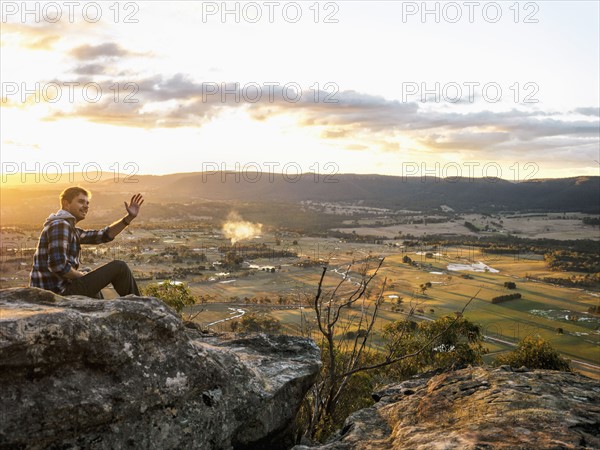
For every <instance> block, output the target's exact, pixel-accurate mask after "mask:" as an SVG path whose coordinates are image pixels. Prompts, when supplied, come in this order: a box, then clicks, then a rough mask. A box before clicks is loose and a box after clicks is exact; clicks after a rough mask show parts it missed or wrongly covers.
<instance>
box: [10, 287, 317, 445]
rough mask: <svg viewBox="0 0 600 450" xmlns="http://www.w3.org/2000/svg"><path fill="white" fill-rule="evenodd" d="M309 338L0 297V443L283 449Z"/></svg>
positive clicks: (122, 305) (46, 298) (97, 305)
mask: <svg viewBox="0 0 600 450" xmlns="http://www.w3.org/2000/svg"><path fill="white" fill-rule="evenodd" d="M319 366H320V355H319V350H318V348H317V346H316V345H315V344H314V342H312V341H310V340H307V339H302V338H295V337H289V336H267V335H255V336H249V337H245V338H236V337H234V336H233V335H219V336H209V337H207V336H206V335H203V334H202V333H200V332H198V331H196V330H193V329H189V328H186V327H185V326H184V325H183V323H182V321H181V320H180V319H179V317H178V316H177V315H176V314H175V313H174V312H173V311H172V310H171V309H170V308H168V307H167V306H166V305H165V304H164V303H162V302H161V301H160V300H157V299H154V298H144V297H132V296H129V297H126V298H120V299H115V300H110V301H106V300H96V299H89V298H86V297H77V296H72V297H61V296H59V295H55V294H53V293H51V292H48V291H42V290H39V289H34V288H23V289H4V290H0V383H1V386H2V395H1V397H0V414H1V420H0V447H1V448H31V449H37V448H86V449H115V448H127V447H129V448H160V449H175V448H201V449H259V448H269V449H277V448H286V447H287V448H289V446H288V444H289V441H288V440H287V436H288V433H287V432H288V429H289V426H290V424H291V423H292V421H293V418H294V416H295V414H296V412H297V409H298V407H299V406H300V402H301V400H302V398H303V396H304V394H305V393H306V391H307V390H308V388H309V387H310V385H311V384H312V383H313V381H314V379H315V377H316V375H317V373H318V370H319Z"/></svg>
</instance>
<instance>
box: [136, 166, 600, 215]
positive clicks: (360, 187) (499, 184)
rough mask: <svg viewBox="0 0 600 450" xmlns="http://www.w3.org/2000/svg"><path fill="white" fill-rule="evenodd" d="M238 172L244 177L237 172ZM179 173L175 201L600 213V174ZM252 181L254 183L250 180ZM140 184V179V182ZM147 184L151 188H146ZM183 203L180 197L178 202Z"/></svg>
mask: <svg viewBox="0 0 600 450" xmlns="http://www.w3.org/2000/svg"><path fill="white" fill-rule="evenodd" d="M242 175H243V176H242ZM242 175H240V174H237V178H236V174H234V173H218V174H203V173H193V174H187V175H186V174H180V175H177V176H176V177H175V176H173V178H172V179H171V180H169V181H170V182H167V180H164V181H163V182H162V183H161V186H160V193H159V194H160V195H161V196H167V197H171V198H173V199H174V198H180V199H182V200H183V199H185V198H188V199H202V198H204V199H210V200H244V201H258V202H260V201H276V202H298V201H301V200H313V201H320V202H356V201H362V202H363V203H364V204H365V205H369V206H376V207H385V208H391V209H414V210H428V209H437V208H439V207H440V206H441V205H447V206H450V207H451V208H453V209H454V210H457V211H498V210H520V211H523V210H528V211H547V210H552V211H584V212H590V213H592V212H599V211H600V206H599V205H600V177H574V178H561V179H545V180H530V181H525V182H521V183H514V182H509V181H506V180H501V179H497V178H496V179H482V178H477V179H467V178H455V179H439V178H438V179H433V178H429V179H427V180H425V181H423V180H422V179H421V178H420V177H414V178H410V177H393V176H384V175H352V174H342V175H336V176H335V179H334V180H327V179H324V178H323V176H321V177H320V178H319V179H318V180H315V177H314V175H313V174H303V175H302V176H301V177H299V179H297V180H293V179H291V178H288V179H286V178H285V177H283V176H282V175H271V176H270V177H269V174H266V173H262V174H261V173H246V174H242ZM254 180H255V181H254ZM140 182H141V184H140V187H141V186H143V185H144V184H145V180H140ZM149 187H150V186H149ZM183 201H184V200H183Z"/></svg>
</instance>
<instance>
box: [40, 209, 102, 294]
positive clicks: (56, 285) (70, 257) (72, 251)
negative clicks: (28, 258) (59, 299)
mask: <svg viewBox="0 0 600 450" xmlns="http://www.w3.org/2000/svg"><path fill="white" fill-rule="evenodd" d="M60 213H61V212H60V211H59V213H58V214H56V215H54V216H51V217H49V218H48V220H47V221H46V223H45V225H44V229H43V230H42V233H41V234H40V239H39V242H38V246H37V250H36V252H35V254H34V255H33V268H32V270H31V274H30V282H29V285H30V286H33V287H38V288H42V289H46V290H49V291H53V292H56V293H58V294H60V293H62V292H63V291H64V290H65V288H66V287H67V285H68V284H69V280H68V279H67V278H64V275H65V274H66V273H68V272H69V271H70V270H71V268H73V269H75V270H77V269H78V268H79V255H80V252H81V244H101V243H104V242H110V241H112V240H113V238H111V237H110V236H109V235H108V227H105V228H103V229H101V230H82V229H81V228H77V227H75V218H74V217H72V216H71V217H69V216H70V214H68V213H66V214H63V215H62V216H61V215H60Z"/></svg>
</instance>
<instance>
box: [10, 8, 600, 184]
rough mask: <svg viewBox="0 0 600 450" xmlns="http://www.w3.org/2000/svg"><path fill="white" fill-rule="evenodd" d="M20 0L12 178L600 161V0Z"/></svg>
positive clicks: (509, 171)
mask: <svg viewBox="0 0 600 450" xmlns="http://www.w3.org/2000/svg"><path fill="white" fill-rule="evenodd" d="M1 3H2V4H1V10H2V18H1V23H0V26H1V47H0V52H1V54H0V75H1V87H2V92H1V94H2V98H1V100H0V136H1V137H0V144H1V160H2V180H3V181H5V180H6V179H7V178H6V176H7V175H10V174H14V173H17V172H25V173H30V174H33V173H34V172H38V173H39V174H41V176H42V177H44V179H49V180H51V179H52V177H53V176H54V174H56V173H62V174H67V173H70V172H81V171H83V172H84V173H87V172H90V173H91V172H94V173H98V172H100V173H101V174H102V176H103V177H110V176H114V174H115V173H119V172H120V173H124V174H126V175H135V174H156V175H161V174H169V173H178V172H198V171H215V170H238V171H242V172H247V173H250V172H254V171H257V170H259V171H263V172H276V173H285V174H288V175H290V176H294V175H295V174H297V173H309V172H314V173H320V174H323V176H327V175H334V174H337V173H361V174H384V175H396V176H421V177H428V176H429V177H431V176H438V177H454V176H464V177H477V178H479V177H496V176H497V177H500V178H504V179H507V180H513V181H524V180H528V179H532V178H559V177H573V176H582V175H600V162H599V161H600V154H599V153H600V108H599V107H600V93H599V86H600V48H599V45H600V44H599V43H600V25H599V20H600V19H599V18H600V10H599V4H600V3H599V2H597V1H589V2H573V1H569V2H567V1H564V2H563V1H547V2H546V1H538V2H512V1H511V2H485V1H483V2H407V1H397V2H375V1H369V2H367V1H335V2H327V1H324V2H316V1H308V2H286V1H277V2H275V1H273V2H269V1H266V2H200V1H198V2H192V1H185V2H166V1H164V2H163V1H136V2H85V1H83V2H60V1H59V2H25V3H24V2H20V1H19V2H13V1H3V2H1ZM28 176H29V177H30V178H31V175H28ZM94 176H96V175H94Z"/></svg>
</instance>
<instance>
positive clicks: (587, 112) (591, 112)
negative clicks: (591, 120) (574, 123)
mask: <svg viewBox="0 0 600 450" xmlns="http://www.w3.org/2000/svg"><path fill="white" fill-rule="evenodd" d="M574 112H575V113H577V114H582V115H584V116H594V117H600V108H598V107H586V108H576V109H575V110H574Z"/></svg>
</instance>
